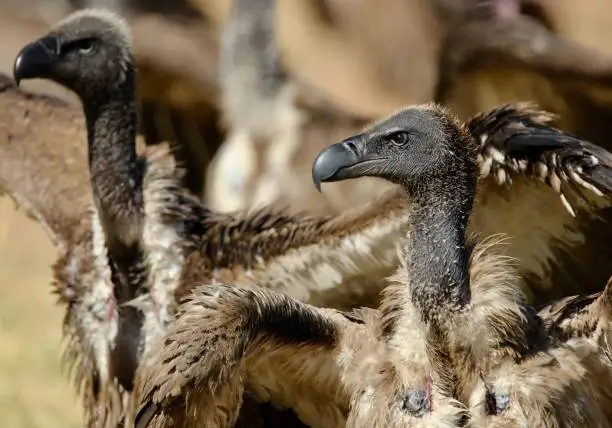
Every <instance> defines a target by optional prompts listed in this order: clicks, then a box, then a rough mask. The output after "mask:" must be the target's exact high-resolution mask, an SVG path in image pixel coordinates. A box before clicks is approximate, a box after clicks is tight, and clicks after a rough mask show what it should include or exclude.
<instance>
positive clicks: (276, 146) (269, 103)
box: [206, 0, 303, 212]
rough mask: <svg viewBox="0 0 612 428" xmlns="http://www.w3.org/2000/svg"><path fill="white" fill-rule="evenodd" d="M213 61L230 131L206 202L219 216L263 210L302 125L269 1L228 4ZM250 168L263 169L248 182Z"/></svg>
mask: <svg viewBox="0 0 612 428" xmlns="http://www.w3.org/2000/svg"><path fill="white" fill-rule="evenodd" d="M231 3H232V4H231V11H230V16H229V19H228V21H227V23H226V24H225V26H224V28H223V32H222V37H221V49H220V58H219V76H220V79H221V89H222V92H221V93H222V95H221V106H222V112H223V114H224V117H225V119H226V121H227V125H228V127H229V132H228V135H227V139H226V141H224V143H223V144H222V146H221V149H220V150H219V152H218V154H217V156H216V157H215V161H214V163H213V168H211V171H209V176H210V177H211V178H212V179H211V180H209V184H208V193H207V195H206V196H207V202H208V204H209V205H210V206H212V207H214V208H215V209H217V210H219V211H225V212H227V211H235V210H238V209H241V208H244V207H254V206H264V205H267V204H269V203H271V202H274V201H275V200H276V199H277V196H278V195H277V193H278V189H279V186H278V184H277V182H278V180H283V179H286V177H291V175H292V171H291V170H288V169H287V167H289V165H290V159H291V158H292V157H293V155H294V154H295V152H296V150H297V149H298V148H299V146H300V143H301V141H300V138H299V137H300V132H299V131H300V129H301V122H302V121H303V120H302V119H303V118H302V117H301V116H302V115H301V113H300V110H299V109H298V107H297V106H296V105H295V98H296V88H295V85H293V84H292V81H291V80H289V79H288V76H287V74H286V73H285V70H284V69H283V67H282V65H281V61H280V57H279V55H280V52H279V50H278V46H277V43H276V42H275V41H274V38H275V31H274V30H275V25H274V24H275V19H274V16H275V12H276V10H275V7H274V4H275V0H255V1H253V0H234V1H232V2H231ZM256 171H265V173H264V176H263V177H259V178H258V180H257V182H256V183H253V179H252V178H253V175H254V174H255V172H256Z"/></svg>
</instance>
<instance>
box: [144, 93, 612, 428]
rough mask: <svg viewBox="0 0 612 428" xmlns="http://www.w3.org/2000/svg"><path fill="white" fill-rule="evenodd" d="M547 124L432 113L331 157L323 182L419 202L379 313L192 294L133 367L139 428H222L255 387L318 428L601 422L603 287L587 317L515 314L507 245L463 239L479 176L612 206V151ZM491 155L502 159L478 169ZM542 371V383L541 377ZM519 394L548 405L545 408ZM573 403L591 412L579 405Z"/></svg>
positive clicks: (547, 311) (395, 122)
mask: <svg viewBox="0 0 612 428" xmlns="http://www.w3.org/2000/svg"><path fill="white" fill-rule="evenodd" d="M548 120H549V115H548V114H547V113H545V112H543V111H540V110H537V109H536V108H535V107H534V106H532V105H530V104H510V105H504V106H500V107H499V108H497V109H494V110H492V111H489V112H487V113H482V114H480V115H477V116H476V117H474V118H473V119H472V120H470V121H469V122H468V123H467V124H463V123H461V122H460V121H459V120H458V119H457V118H456V117H455V116H453V115H452V114H450V113H449V112H448V111H446V110H444V109H442V108H441V107H439V106H436V105H427V106H422V107H412V108H408V109H407V110H403V111H401V112H399V113H397V114H396V115H393V116H391V117H390V118H388V119H386V120H384V121H381V122H379V123H377V124H374V125H373V126H372V127H371V128H368V129H367V130H366V131H364V132H363V133H361V134H358V135H356V136H354V137H351V138H349V139H346V140H345V141H343V142H342V143H339V144H336V145H332V146H330V147H329V148H327V149H326V150H324V151H323V152H321V153H320V154H319V156H318V157H317V159H316V160H315V162H314V165H313V172H312V175H313V180H314V181H315V184H316V185H317V186H319V183H320V182H323V181H328V182H329V181H339V180H343V179H349V178H356V177H360V176H363V175H366V174H370V175H375V176H377V177H380V178H384V179H387V180H390V181H393V182H394V183H396V184H399V185H401V186H402V188H403V189H404V191H405V195H404V196H405V197H406V196H409V197H410V204H409V208H408V212H409V213H410V217H409V222H410V227H409V230H410V231H409V232H408V234H407V235H405V236H407V237H406V239H405V243H404V244H403V245H404V247H405V248H404V249H403V251H402V257H401V258H402V261H403V263H402V266H401V267H400V268H399V275H398V278H399V279H396V281H395V283H394V284H392V285H390V286H389V287H387V288H386V289H385V290H384V292H383V298H382V302H381V305H380V310H379V311H376V310H374V309H369V308H363V309H357V310H354V311H352V312H342V311H339V310H337V309H332V308H320V307H315V306H312V305H309V304H307V303H304V302H300V301H297V300H295V299H292V298H291V297H290V296H287V295H286V294H284V293H277V292H276V291H275V290H269V289H264V288H249V287H246V286H243V285H238V284H203V285H200V286H199V287H198V288H196V289H194V290H193V292H192V294H191V295H190V296H189V297H188V300H187V301H186V303H184V304H183V305H182V306H181V307H180V309H179V312H178V314H177V316H176V319H175V321H174V322H172V323H171V324H170V325H169V327H168V330H167V332H166V334H165V337H164V340H163V341H162V343H163V344H162V345H161V347H160V349H158V350H157V354H156V355H155V356H153V357H152V359H151V361H150V364H148V365H146V366H141V367H140V368H139V372H138V375H137V381H136V395H137V401H138V403H139V405H138V414H137V417H136V420H135V423H136V427H137V428H145V427H169V426H181V427H189V426H203V425H204V426H210V427H219V428H220V427H230V426H232V425H233V424H234V422H235V421H236V419H237V417H238V415H239V410H240V406H241V397H242V395H243V392H244V391H245V390H248V391H249V392H250V393H251V394H252V395H254V396H255V398H256V399H257V400H258V401H263V402H271V403H272V404H273V405H274V406H276V407H279V408H285V407H289V408H292V409H293V410H294V411H295V412H296V414H297V415H298V416H299V417H300V419H301V420H302V422H304V423H305V424H307V425H308V426H312V427H315V428H316V427H341V426H345V424H347V420H348V426H359V427H361V426H363V427H366V426H368V427H369V426H397V427H404V426H432V424H433V426H445V427H446V426H462V425H461V424H463V423H465V418H473V419H474V420H479V421H480V420H486V421H488V422H486V423H489V422H490V423H491V424H495V423H499V424H501V422H499V421H500V420H510V421H525V423H527V422H528V425H529V426H532V425H533V426H540V425H539V424H538V422H542V421H544V420H546V418H547V417H548V416H553V417H554V419H552V420H554V421H557V423H560V422H562V421H564V420H566V419H564V418H566V417H567V418H569V419H567V420H572V421H576V422H580V423H582V422H584V423H589V422H591V423H592V422H594V421H598V420H601V419H600V418H601V417H603V415H606V416H607V413H606V405H605V404H604V403H609V399H610V398H612V395H610V394H611V393H612V389H610V390H608V389H607V388H608V387H607V386H606V385H604V384H603V383H598V382H597V381H596V379H597V376H596V374H599V373H602V374H604V373H605V374H608V373H609V370H610V368H611V367H610V365H609V364H607V360H606V358H607V357H606V353H605V352H602V349H605V348H604V346H605V340H607V336H606V334H607V329H606V326H607V319H606V316H603V315H604V314H605V312H606V309H604V307H603V306H602V305H607V304H609V302H608V300H607V298H608V297H607V293H608V292H609V291H607V292H606V293H604V294H601V295H600V296H592V297H590V298H586V299H587V300H588V299H590V304H584V305H582V309H584V311H583V313H578V311H575V310H573V309H568V311H565V312H564V310H563V309H562V306H564V305H565V306H566V307H568V306H569V307H573V308H576V307H578V306H579V305H573V304H572V303H569V302H570V301H566V302H568V303H567V304H566V303H563V302H558V303H556V304H555V306H554V308H544V309H542V314H544V315H543V316H544V317H548V318H549V319H548V320H546V318H545V319H544V320H543V319H542V318H541V317H540V316H539V315H538V314H537V313H536V311H535V310H534V309H533V308H532V307H530V306H528V305H526V304H525V303H523V301H522V297H521V291H520V288H519V285H520V282H519V281H518V280H517V279H518V278H519V276H518V275H516V274H515V272H514V270H513V269H512V265H511V258H509V257H508V256H505V255H503V253H502V252H495V251H494V250H495V247H496V246H498V245H496V243H497V242H498V241H499V240H493V241H491V240H484V241H480V242H478V243H477V244H476V245H475V246H473V245H471V244H469V243H468V242H467V241H466V239H467V238H466V236H467V235H468V233H469V232H468V221H469V220H470V213H471V210H472V205H474V203H475V200H476V199H477V192H476V189H477V187H481V185H482V184H484V183H482V182H480V183H479V185H478V186H477V182H478V180H479V178H480V180H482V177H481V176H482V174H483V168H484V169H485V170H486V171H485V172H486V173H487V174H490V173H491V171H504V173H503V174H497V173H493V175H494V176H495V177H496V178H498V179H499V177H503V178H504V180H510V179H511V177H512V179H513V180H515V181H518V180H519V179H521V180H524V182H525V184H526V185H532V186H535V185H536V183H538V182H540V181H541V182H543V183H542V189H541V194H542V195H545V194H546V192H548V193H550V194H552V195H553V196H555V197H558V195H559V192H560V194H561V196H562V197H563V198H565V200H566V203H567V204H568V207H570V208H569V209H571V210H576V209H577V207H579V206H584V205H585V204H587V203H589V201H590V200H595V199H602V200H609V199H610V197H611V196H612V181H611V179H612V170H611V168H612V157H611V154H610V153H609V152H607V151H605V150H603V149H601V148H600V147H598V146H596V145H594V144H591V143H589V142H586V141H582V140H579V139H577V138H575V137H573V136H571V135H569V134H566V133H563V132H561V131H559V130H557V129H555V128H552V127H551V126H549V125H548V124H547V122H548ZM487 146H488V147H490V148H492V147H499V148H500V149H501V148H502V147H503V148H504V149H505V150H507V151H506V152H505V154H504V155H503V156H498V155H496V156H495V160H493V157H488V158H489V159H491V162H489V163H484V162H483V161H482V159H481V158H482V156H483V152H482V150H483V147H487ZM500 154H501V151H500ZM493 163H494V165H493ZM483 165H484V166H483ZM479 176H480V177H479ZM562 177H563V178H562ZM560 180H562V181H563V185H562V186H561V187H560V186H559V184H560V183H559V181H560ZM466 183H467V184H466ZM464 184H465V186H464ZM468 185H469V186H468ZM421 197H423V198H426V199H419V198H421ZM593 198H595V199H593ZM567 215H568V216H570V214H569V213H567ZM427 222H430V223H427ZM400 236H401V235H400ZM400 241H401V239H400ZM602 285H603V284H602ZM576 299H577V298H573V299H570V300H571V301H572V302H573V301H575V300H576ZM585 301H586V300H585ZM597 308H600V309H597ZM587 313H588V315H587ZM585 317H586V318H588V319H589V321H590V322H584V321H585V320H584V319H585ZM597 317H601V318H600V319H597ZM581 322H582V324H580V323H581ZM570 324H572V325H574V326H578V325H581V327H576V328H575V330H572V327H571V326H570ZM578 330H580V331H581V332H578ZM474 338H476V341H475V340H474ZM462 343H465V344H466V345H465V347H462V346H461V344H462ZM566 367H568V368H567V369H566ZM479 370H481V371H482V377H479V376H478V375H477V374H478V373H479ZM541 370H545V371H547V372H548V373H550V377H546V382H542V380H543V377H539V375H538V373H539V371H541ZM591 375H593V376H591ZM550 379H554V381H551V380H550ZM523 386H524V387H525V388H529V387H531V388H532V390H531V391H534V390H535V391H536V394H535V395H536V396H538V397H539V396H540V395H542V401H541V402H542V403H543V404H542V405H543V406H544V407H539V404H538V403H539V402H538V403H534V402H533V401H530V399H529V398H530V393H529V392H530V391H529V390H521V388H522V387H523ZM547 387H550V388H549V389H547ZM576 394H579V395H578V396H580V397H585V400H587V401H588V402H589V403H591V402H594V404H593V406H592V408H591V406H590V405H586V406H571V405H569V404H570V403H571V401H572V400H575V398H576V396H577V395H576ZM597 400H601V401H599V402H597ZM606 400H608V401H606ZM431 403H435V404H431ZM485 403H488V404H487V405H486V406H485ZM490 403H493V405H492V407H491V406H489V404H490ZM487 406H488V407H487ZM495 406H497V407H495ZM607 407H609V405H608V406H607ZM497 408H500V409H501V410H499V415H498V413H497V412H498V411H497ZM432 409H433V410H432ZM539 410H542V413H538V411H539ZM398 412H399V413H398ZM545 412H548V413H545ZM550 412H552V413H550ZM347 418H348V419H347ZM478 418H479V419H478ZM496 418H497V419H496ZM499 418H501V419H499ZM504 418H506V419H504ZM521 418H522V419H521ZM517 423H518V422H517ZM445 424H446V425H445ZM491 426H493V425H491ZM498 426H499V425H498ZM517 426H523V425H517ZM543 426H549V425H543ZM551 426H552V425H551Z"/></svg>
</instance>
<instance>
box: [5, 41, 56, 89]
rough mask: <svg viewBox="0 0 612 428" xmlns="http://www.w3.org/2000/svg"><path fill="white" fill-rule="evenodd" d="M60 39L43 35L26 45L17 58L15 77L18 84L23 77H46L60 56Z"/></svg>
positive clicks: (14, 67)
mask: <svg viewBox="0 0 612 428" xmlns="http://www.w3.org/2000/svg"><path fill="white" fill-rule="evenodd" d="M59 53H60V52H59V40H58V39H57V38H55V37H43V38H42V39H39V40H37V41H35V42H32V43H30V44H28V45H26V46H25V47H24V48H23V49H22V50H21V52H19V54H18V55H17V58H15V65H14V66H13V78H14V79H15V82H16V83H17V85H19V82H20V81H21V80H23V79H33V78H36V77H45V75H46V74H47V73H48V72H49V70H50V68H51V67H52V66H53V64H54V63H55V61H56V60H57V58H58V57H59Z"/></svg>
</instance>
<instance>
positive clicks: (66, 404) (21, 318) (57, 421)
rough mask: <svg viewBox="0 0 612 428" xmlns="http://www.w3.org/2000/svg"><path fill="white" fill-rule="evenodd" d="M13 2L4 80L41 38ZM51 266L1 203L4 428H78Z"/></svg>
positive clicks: (0, 20) (6, 16)
mask: <svg viewBox="0 0 612 428" xmlns="http://www.w3.org/2000/svg"><path fill="white" fill-rule="evenodd" d="M33 1H35V0H20V2H19V3H20V5H21V6H24V7H25V6H32V5H31V4H28V5H23V3H24V2H25V3H32V2H33ZM5 2H8V3H5ZM11 2H13V4H15V0H2V1H1V2H0V3H1V5H0V40H1V42H0V71H2V72H5V73H6V72H10V70H11V66H12V61H13V58H14V55H15V54H16V53H17V52H18V50H19V47H20V46H22V45H23V44H25V43H26V42H28V41H29V40H32V39H33V38H36V37H37V36H38V35H42V34H41V31H44V27H41V26H40V25H32V23H23V22H21V21H18V20H16V19H15V16H14V15H13V14H12V13H11V11H7V5H8V8H9V9H10V7H11ZM26 9H28V10H29V12H30V13H32V14H33V12H34V11H33V9H32V8H30V7H25V9H22V10H26ZM30 16H31V15H30ZM31 87H33V88H43V85H41V84H40V83H35V84H34V85H32V86H31ZM53 92H55V90H54V91H53ZM56 93H57V92H56ZM1 114H2V112H1V111H0V115H1ZM0 119H1V118H0ZM54 259H55V251H54V250H53V248H52V247H51V245H50V243H49V241H48V240H47V237H46V235H45V234H44V233H43V231H42V229H41V228H40V227H39V226H38V224H36V223H35V222H34V221H32V220H30V219H28V218H26V217H25V216H24V214H23V213H22V212H18V211H16V210H15V204H14V203H13V202H12V201H11V200H10V199H8V198H6V197H0V420H1V421H2V422H0V426H2V427H7V428H34V427H41V428H42V427H48V428H56V427H57V428H59V427H67V428H71V427H78V426H81V425H82V424H81V413H80V407H79V399H78V397H77V396H76V394H75V393H74V391H73V389H72V385H71V383H70V381H69V379H68V377H67V375H65V374H64V373H63V371H62V368H61V364H60V351H61V341H60V334H61V319H62V311H61V310H60V309H59V308H58V307H57V306H56V305H55V297H54V296H53V295H51V286H50V281H51V269H50V265H51V264H52V263H53V261H54Z"/></svg>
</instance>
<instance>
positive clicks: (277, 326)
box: [136, 285, 366, 428]
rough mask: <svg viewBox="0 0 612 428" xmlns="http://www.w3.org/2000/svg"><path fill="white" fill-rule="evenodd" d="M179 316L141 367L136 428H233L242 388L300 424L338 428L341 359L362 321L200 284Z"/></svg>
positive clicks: (274, 296) (343, 405)
mask: <svg viewBox="0 0 612 428" xmlns="http://www.w3.org/2000/svg"><path fill="white" fill-rule="evenodd" d="M181 309H182V310H181V313H180V314H179V315H178V317H177V319H176V320H175V322H173V323H172V324H171V326H170V328H169V329H168V332H167V334H166V336H165V339H164V342H163V346H162V347H161V349H156V352H154V353H152V354H150V355H148V356H145V361H144V364H143V365H141V369H140V370H141V372H140V373H139V375H138V379H137V385H136V394H137V397H139V398H138V401H139V402H140V405H139V406H138V409H139V412H138V415H137V417H136V426H137V427H138V428H143V427H148V426H149V427H154V426H165V424H167V423H168V422H170V421H171V422H172V423H174V424H177V426H184V427H189V426H207V427H208V426H210V427H229V426H232V424H233V423H235V422H236V420H237V419H238V417H239V411H240V406H241V403H242V396H243V394H244V392H245V389H248V390H249V391H250V393H251V394H252V395H253V396H254V397H255V398H256V399H257V401H260V402H268V401H271V402H273V403H275V404H276V405H278V406H282V407H289V408H293V409H294V410H296V412H297V414H298V415H299V416H300V419H301V420H302V421H303V422H304V423H306V424H312V423H313V422H314V423H315V424H316V426H322V425H326V426H337V425H339V424H340V423H342V422H343V421H344V418H345V417H346V415H345V412H346V409H347V407H348V401H349V396H348V392H347V391H346V390H345V388H344V381H343V376H342V375H343V372H344V371H345V370H346V369H347V368H348V367H347V365H350V364H351V362H350V358H344V359H343V357H342V355H343V351H347V352H348V351H350V350H351V349H353V348H354V347H356V346H357V345H358V344H359V342H360V341H361V342H363V340H364V338H365V337H366V336H364V333H365V326H364V325H363V324H362V323H360V322H361V320H359V319H358V318H355V317H351V318H350V319H349V318H348V317H345V316H343V315H342V314H341V313H339V312H336V311H332V310H327V309H317V308H315V307H313V306H310V305H306V304H303V303H300V302H297V301H296V300H294V299H291V298H289V297H287V296H286V295H284V294H282V293H276V292H273V291H271V290H265V289H261V288H258V287H243V286H237V285H207V286H202V287H200V288H198V289H197V290H196V292H195V293H194V295H193V296H192V297H191V299H190V301H189V302H187V303H185V304H184V305H183V306H182V307H181ZM326 421H327V423H325V422H326Z"/></svg>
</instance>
